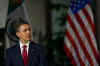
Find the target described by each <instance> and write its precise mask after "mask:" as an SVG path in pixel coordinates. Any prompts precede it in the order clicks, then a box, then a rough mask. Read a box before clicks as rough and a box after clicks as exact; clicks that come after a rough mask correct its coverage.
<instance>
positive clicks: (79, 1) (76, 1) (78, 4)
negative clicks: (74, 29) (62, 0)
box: [70, 0, 88, 13]
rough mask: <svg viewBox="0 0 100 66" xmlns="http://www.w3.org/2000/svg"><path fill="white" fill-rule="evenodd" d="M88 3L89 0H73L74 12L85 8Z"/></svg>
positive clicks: (71, 4)
mask: <svg viewBox="0 0 100 66" xmlns="http://www.w3.org/2000/svg"><path fill="white" fill-rule="evenodd" d="M86 4H88V0H71V2H70V8H71V10H72V12H73V13H76V12H77V11H79V10H80V9H81V8H84V6H85V5H86Z"/></svg>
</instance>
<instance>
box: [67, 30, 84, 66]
mask: <svg viewBox="0 0 100 66" xmlns="http://www.w3.org/2000/svg"><path fill="white" fill-rule="evenodd" d="M66 37H68V40H69V41H70V43H71V44H72V46H73V47H74V50H75V51H76V55H77V57H78V61H79V62H80V65H83V66H84V63H83V61H82V59H81V57H80V54H79V50H78V48H77V46H76V44H75V42H74V39H73V38H72V37H71V35H70V33H69V32H68V31H67V30H66Z"/></svg>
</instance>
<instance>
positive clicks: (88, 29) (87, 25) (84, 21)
mask: <svg viewBox="0 0 100 66" xmlns="http://www.w3.org/2000/svg"><path fill="white" fill-rule="evenodd" d="M78 14H79V16H80V17H81V19H82V20H83V23H84V25H85V27H86V29H87V31H88V33H89V35H90V37H91V39H92V43H93V46H94V47H95V49H96V50H97V48H96V47H97V46H96V43H94V42H93V41H95V38H94V36H93V32H92V31H91V28H90V25H89V24H88V21H87V18H86V17H85V16H84V14H83V13H82V11H81V10H80V11H79V12H78ZM80 14H81V15H80ZM87 45H88V46H89V48H88V49H90V52H89V53H90V54H91V57H92V60H93V62H94V64H97V62H96V60H95V57H94V54H93V51H92V49H91V47H90V44H89V43H88V44H87ZM93 50H94V49H93Z"/></svg>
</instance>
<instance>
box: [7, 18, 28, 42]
mask: <svg viewBox="0 0 100 66" xmlns="http://www.w3.org/2000/svg"><path fill="white" fill-rule="evenodd" d="M23 24H29V23H28V21H26V20H25V19H23V18H21V17H18V18H15V19H11V18H9V19H8V20H7V23H6V32H7V35H8V37H9V38H10V39H11V40H13V41H18V37H17V36H16V32H18V29H19V27H20V26H21V25H23Z"/></svg>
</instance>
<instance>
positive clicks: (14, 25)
mask: <svg viewBox="0 0 100 66" xmlns="http://www.w3.org/2000/svg"><path fill="white" fill-rule="evenodd" d="M23 24H29V23H28V22H27V21H26V20H24V19H22V18H17V19H13V20H12V24H11V25H12V28H13V30H14V31H15V33H16V32H18V29H19V27H20V26H21V25H23Z"/></svg>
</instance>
